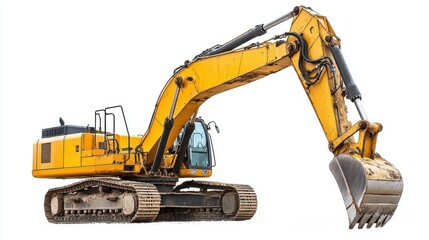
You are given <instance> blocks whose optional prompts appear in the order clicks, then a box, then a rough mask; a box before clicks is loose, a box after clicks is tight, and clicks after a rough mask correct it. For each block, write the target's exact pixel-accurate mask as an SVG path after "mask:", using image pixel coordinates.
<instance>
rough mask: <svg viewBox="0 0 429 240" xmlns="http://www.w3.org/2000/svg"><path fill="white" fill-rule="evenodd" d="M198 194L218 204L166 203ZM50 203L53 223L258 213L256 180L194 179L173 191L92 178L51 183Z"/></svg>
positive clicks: (224, 217)
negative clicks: (55, 185) (65, 183)
mask: <svg viewBox="0 0 429 240" xmlns="http://www.w3.org/2000/svg"><path fill="white" fill-rule="evenodd" d="M194 189H199V190H198V191H195V190H194ZM192 194H198V195H199V196H201V195H203V197H204V199H206V198H207V199H211V203H215V204H212V205H210V204H207V206H199V205H192V204H188V203H185V204H184V205H181V206H177V205H175V206H172V205H168V204H165V205H163V204H162V198H170V199H172V198H174V197H175V196H180V195H188V196H189V195H191V196H193V195H192ZM203 204H205V200H204V203H203ZM44 208H45V215H46V218H47V219H48V221H49V222H51V223H67V224H73V223H132V222H152V221H225V220H226V221H240V220H248V219H250V218H252V217H253V215H254V214H255V212H256V208H257V197H256V194H255V192H254V191H253V189H252V188H251V187H250V186H248V185H240V184H225V183H217V182H206V181H188V182H184V183H182V184H180V185H178V186H176V187H175V188H174V189H172V190H171V191H166V192H159V191H158V189H157V187H156V185H155V184H152V183H146V182H137V181H128V180H120V179H113V178H91V179H87V180H83V181H81V182H77V183H74V184H71V185H68V186H64V187H59V188H54V189H50V190H49V191H48V192H47V193H46V195H45V204H44Z"/></svg>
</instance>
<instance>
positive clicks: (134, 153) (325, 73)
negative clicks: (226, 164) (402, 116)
mask: <svg viewBox="0 0 429 240" xmlns="http://www.w3.org/2000/svg"><path fill="white" fill-rule="evenodd" d="M289 19H293V20H292V24H291V28H290V31H289V32H284V33H281V34H279V35H275V36H273V37H271V38H269V39H267V40H265V41H262V42H255V43H248V42H249V41H250V40H252V39H254V38H255V37H258V36H261V35H263V34H265V33H266V32H267V31H268V30H269V29H270V28H272V27H274V26H276V25H278V24H280V23H282V22H284V21H286V20H289ZM289 66H293V67H294V69H295V71H296V73H297V75H298V78H299V80H300V81H301V83H302V86H303V88H304V90H305V92H306V93H307V95H308V98H309V100H310V102H311V104H312V106H313V108H314V111H315V112H316V115H317V118H318V119H319V121H320V124H321V126H322V128H323V131H324V133H325V136H326V139H327V141H328V143H329V150H330V151H331V152H332V153H333V155H334V159H333V160H332V161H331V163H330V165H329V167H330V170H331V172H332V173H333V175H334V177H335V180H336V181H337V183H338V187H339V188H340V192H341V195H342V197H343V200H344V204H345V207H346V210H347V213H348V217H349V228H353V227H354V226H355V225H358V227H359V228H363V227H364V226H365V225H366V226H367V227H368V228H370V227H371V226H372V225H374V224H375V225H376V227H380V226H384V225H385V224H386V223H387V222H388V221H389V220H390V219H391V217H392V215H393V214H394V212H395V210H396V208H397V205H398V202H399V200H400V198H401V195H402V190H403V181H402V177H401V174H400V172H399V170H398V169H397V168H396V167H395V166H393V165H392V164H391V163H389V162H388V161H386V160H385V159H383V158H382V157H381V156H380V154H379V153H377V152H376V141H377V135H378V133H379V132H380V131H381V130H382V125H381V124H380V123H376V122H370V121H368V117H367V115H366V113H365V111H364V108H363V105H362V97H361V93H360V92H359V89H358V87H357V86H356V84H355V83H354V81H353V79H352V76H351V74H350V72H349V70H348V67H347V65H346V63H345V60H344V58H343V56H342V53H341V50H340V38H339V37H338V36H337V35H336V34H335V32H334V30H333V28H332V27H331V25H330V23H329V22H328V20H327V18H326V17H324V16H322V15H320V14H318V13H316V12H315V11H313V10H312V9H311V8H308V7H303V6H298V7H295V8H294V9H293V11H291V12H289V13H287V14H285V15H284V16H281V17H279V18H277V19H275V20H274V21H272V22H269V23H267V24H261V25H257V26H255V27H254V28H252V29H250V30H248V31H246V32H245V33H243V34H241V35H239V36H238V37H236V38H234V39H232V40H230V41H228V42H227V43H225V44H222V45H216V46H213V47H211V48H209V49H206V50H204V51H203V52H202V53H201V54H198V55H197V56H195V58H194V59H193V60H192V61H186V62H185V63H184V64H183V65H182V66H180V67H178V68H176V69H175V70H174V74H173V76H172V77H171V78H170V79H169V80H168V82H167V84H166V85H165V87H164V88H163V89H162V92H161V94H160V96H159V98H158V100H157V102H156V105H155V110H154V112H153V116H152V119H151V121H150V126H149V128H148V130H147V132H146V133H145V134H144V135H143V136H130V134H129V133H128V128H127V127H126V126H127V125H126V119H125V115H124V111H123V108H122V107H121V106H115V107H108V108H105V109H100V110H97V111H95V118H94V126H74V125H65V124H64V121H63V120H62V119H61V118H60V126H57V127H52V128H46V129H43V130H42V138H41V139H40V140H38V141H37V142H36V143H35V144H34V145H33V171H32V173H33V176H34V177H37V178H87V179H85V180H81V181H80V182H77V183H74V184H71V185H68V186H63V187H58V188H53V189H50V190H49V191H48V192H47V193H46V195H45V201H44V209H45V215H46V218H47V219H48V221H49V222H52V223H89V222H105V223H106V222H107V223H113V222H114V223H117V222H152V221H198V220H203V221H209V220H247V219H250V218H252V217H253V215H254V214H255V212H256V208H257V197H256V194H255V192H254V190H253V189H252V188H251V187H250V186H248V185H244V184H226V183H219V182H209V181H197V180H191V181H185V182H183V183H181V184H177V182H178V179H179V178H201V177H209V176H210V175H211V174H212V167H213V165H214V162H215V160H214V151H213V145H212V141H211V137H210V134H209V133H208V131H209V130H210V128H212V127H213V126H214V127H215V128H216V130H218V128H217V126H216V123H213V124H212V123H208V124H207V123H206V122H205V121H204V120H203V119H201V118H199V117H197V112H198V109H199V108H200V106H201V105H202V104H203V103H204V102H205V101H206V100H207V99H209V98H210V97H212V96H214V95H216V94H219V93H222V92H224V91H227V90H229V89H233V88H236V87H240V86H243V85H246V84H248V83H251V82H253V81H256V80H259V79H262V78H263V77H265V76H267V75H270V74H273V73H276V72H278V71H280V70H283V69H285V68H287V67H289ZM345 98H347V99H349V100H350V101H351V102H353V103H354V105H355V106H356V108H357V111H358V113H359V116H360V119H361V120H359V121H357V122H356V123H354V124H352V123H351V122H349V121H348V120H347V109H346V104H345ZM118 122H121V123H122V124H123V125H125V127H124V129H126V131H127V134H122V135H120V134H118V133H116V129H117V127H116V125H117V123H118ZM355 137H357V139H355Z"/></svg>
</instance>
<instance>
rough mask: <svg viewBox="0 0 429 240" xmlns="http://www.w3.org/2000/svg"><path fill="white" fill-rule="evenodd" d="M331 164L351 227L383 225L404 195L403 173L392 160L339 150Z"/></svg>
mask: <svg viewBox="0 0 429 240" xmlns="http://www.w3.org/2000/svg"><path fill="white" fill-rule="evenodd" d="M329 168H330V170H331V172H332V174H333V175H334V177H335V180H336V181H337V184H338V187H339V189H340V192H341V195H342V196H343V200H344V205H345V207H346V210H347V214H348V217H349V228H350V229H352V228H354V226H355V225H356V224H358V228H363V227H364V226H365V224H367V228H370V227H371V226H372V225H374V223H375V225H376V227H383V226H384V225H385V224H386V223H387V222H388V221H389V220H390V219H391V218H392V215H393V214H394V213H395V210H396V207H397V206H398V203H399V200H400V199H401V195H402V190H403V182H402V177H401V173H400V172H399V170H398V169H397V168H396V167H395V166H393V165H392V164H391V163H389V162H388V161H386V160H384V159H383V158H381V157H380V156H379V155H376V157H375V158H374V159H369V158H357V157H354V156H351V155H347V154H339V155H337V156H336V157H334V159H333V160H332V161H331V163H330V164H329Z"/></svg>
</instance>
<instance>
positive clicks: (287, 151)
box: [0, 0, 429, 239]
mask: <svg viewBox="0 0 429 240" xmlns="http://www.w3.org/2000/svg"><path fill="white" fill-rule="evenodd" d="M300 4H302V5H308V6H311V7H312V8H313V9H315V10H316V11H318V12H319V13H321V14H323V15H326V16H328V18H329V20H330V22H331V24H332V26H333V28H334V29H335V31H336V33H337V35H338V36H340V37H341V39H342V49H343V54H344V55H345V58H346V60H347V62H348V65H349V67H350V69H351V71H352V74H353V76H354V79H355V81H356V82H357V83H358V85H359V87H360V90H361V92H362V94H363V103H364V105H365V107H366V111H367V113H368V115H369V118H370V120H372V121H377V122H381V123H382V124H383V126H384V130H383V132H382V133H380V135H379V139H378V140H379V141H378V148H377V150H378V152H379V153H381V154H382V156H384V157H385V158H386V159H388V160H389V161H391V162H393V163H394V164H395V165H396V166H397V167H398V168H399V169H400V170H401V171H402V174H403V177H404V183H405V189H404V193H403V197H402V199H401V202H400V206H399V207H398V209H397V211H396V214H395V215H394V217H393V218H392V220H391V221H390V222H389V224H387V225H386V226H385V227H384V228H382V229H370V230H367V229H365V230H357V229H355V230H348V219H347V214H346V211H345V209H344V205H343V201H342V198H341V196H340V193H339V191H338V189H337V185H336V182H335V180H334V178H333V177H332V176H331V173H330V171H329V169H328V163H329V161H330V160H331V159H332V155H331V153H330V152H329V151H328V148H327V142H326V140H325V137H324V135H323V131H322V130H321V128H320V126H319V123H318V121H317V118H316V116H315V114H314V113H313V110H312V108H311V105H310V104H309V102H308V100H307V98H306V95H305V93H304V91H303V90H302V87H301V86H300V84H299V81H298V78H297V76H296V74H295V72H294V70H293V69H292V68H288V69H285V70H284V71H281V72H279V73H277V74H274V75H272V76H269V77H266V78H264V79H262V80H261V81H257V82H255V83H252V84H250V85H247V86H244V87H241V88H239V89H235V90H232V91H229V92H226V93H224V94H221V95H218V96H215V97H213V98H212V99H210V100H209V101H207V102H206V104H204V105H203V106H202V108H201V109H200V115H201V116H203V117H204V118H205V119H206V120H207V121H209V120H216V121H217V123H218V125H219V127H220V129H221V134H215V133H213V138H214V143H215V149H216V152H217V153H216V156H217V161H218V164H217V167H216V168H215V169H214V174H213V176H212V178H211V180H214V181H224V182H232V183H247V184H250V185H251V186H253V187H254V189H255V190H256V192H257V194H258V203H259V206H258V212H257V213H256V215H255V216H254V218H253V219H252V220H250V221H245V222H191V223H151V224H110V225H109V224H86V225H53V224H49V223H48V222H47V221H46V220H45V216H44V212H43V197H44V194H45V192H46V191H47V190H48V189H49V188H51V187H56V186H61V185H64V184H67V183H69V182H73V180H50V179H35V178H33V177H32V175H31V164H32V162H31V161H32V144H33V142H34V141H36V140H37V139H38V138H40V136H41V129H42V128H46V127H52V126H57V125H58V118H59V117H60V116H61V117H62V118H63V119H64V120H65V121H66V123H67V124H74V125H87V124H90V125H93V111H94V110H95V109H100V108H104V107H107V106H111V105H117V104H121V105H123V106H124V108H125V112H126V114H127V119H128V123H129V127H130V129H131V133H133V134H142V133H144V132H145V130H146V127H147V126H148V124H149V120H150V117H151V114H152V111H153V106H154V104H155V101H156V99H157V97H158V94H159V92H160V90H161V89H162V87H163V86H164V84H165V83H166V81H167V80H168V78H169V77H170V76H171V74H172V71H173V69H174V68H175V67H177V66H179V65H180V64H182V63H183V62H184V61H185V60H187V59H192V58H193V57H194V56H195V55H196V54H198V53H200V52H201V51H202V50H204V49H206V48H208V47H211V46H213V45H215V44H217V43H224V42H226V41H227V40H229V39H231V38H233V37H235V36H237V35H238V34H240V33H242V32H244V31H245V30H248V29H250V28H252V27H253V26H255V25H256V24H261V23H267V22H269V21H271V20H273V19H275V18H277V17H279V16H281V15H283V14H285V13H286V12H289V11H291V10H292V9H293V7H294V6H296V5H300ZM421 4H422V2H420V1H413V0H409V1H385V2H384V1H362V0H361V1H302V2H301V1H300V2H298V1H271V0H266V1H242V2H239V1H231V0H230V1H185V0H182V1H150V2H149V1H106V0H105V1H89V0H85V1H83V0H82V1H80V0H76V1H59V0H52V1H47V0H39V1H23V0H15V1H2V2H1V5H0V11H1V12H0V16H1V28H0V29H1V32H0V40H1V42H0V44H1V45H0V47H1V49H0V57H1V59H0V61H1V62H0V64H1V65H0V66H1V69H0V74H1V75H0V84H1V85H0V104H1V105H0V106H1V114H0V121H1V125H0V126H1V129H0V139H1V142H0V163H1V167H0V171H1V175H0V177H1V182H0V184H1V185H0V190H1V193H0V219H1V222H0V234H1V235H0V236H1V237H0V238H1V239H22V237H31V238H34V239H41V238H42V237H43V239H86V238H89V237H94V238H97V239H114V238H115V239H117V238H120V239H131V238H139V239H167V238H169V239H190V238H204V239H222V238H225V239H226V238H228V239H230V238H233V237H235V238H240V239H249V238H251V237H252V239H256V238H264V237H268V236H270V237H275V238H289V239H296V238H298V239H301V238H305V239H308V238H310V237H312V238H314V237H317V238H321V239H325V238H329V239H380V238H385V237H386V239H402V238H405V237H410V236H415V237H413V238H420V239H422V238H426V237H427V231H426V230H425V227H426V225H427V216H428V215H429V210H428V207H427V206H428V204H429V201H428V198H427V197H428V182H429V181H428V174H427V171H428V167H429V164H428V159H427V153H426V150H425V149H427V143H426V142H427V141H426V140H427V134H428V129H427V127H426V125H427V123H428V117H427V112H428V111H427V103H428V100H427V96H428V89H427V88H428V85H429V84H428V82H427V81H428V77H427V76H428V74H427V63H426V59H425V58H426V57H427V56H428V48H427V43H426V41H427V33H428V28H427V22H428V20H427V18H426V17H425V16H426V15H427V11H426V10H424V9H425V8H424V7H423V6H422V5H421ZM289 24H290V23H286V24H283V25H281V27H278V28H275V29H273V30H270V31H269V32H268V34H266V35H265V37H264V38H268V37H271V36H273V35H275V34H279V33H282V32H284V31H286V30H288V29H289ZM349 109H350V112H351V116H352V117H353V119H351V120H353V121H356V120H357V119H356V117H355V116H356V114H355V113H354V108H352V105H350V108H349ZM253 237H254V238H253Z"/></svg>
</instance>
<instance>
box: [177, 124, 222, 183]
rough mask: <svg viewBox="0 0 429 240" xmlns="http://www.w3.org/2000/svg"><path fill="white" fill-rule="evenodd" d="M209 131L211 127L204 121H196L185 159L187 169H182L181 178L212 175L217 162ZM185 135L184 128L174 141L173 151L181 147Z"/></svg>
mask: <svg viewBox="0 0 429 240" xmlns="http://www.w3.org/2000/svg"><path fill="white" fill-rule="evenodd" d="M209 129H210V127H209V126H208V125H207V124H206V123H205V122H204V120H203V119H201V118H197V119H195V129H194V131H193V132H192V135H191V137H190V139H189V145H188V147H187V149H186V152H185V157H184V159H183V164H184V166H185V167H186V168H181V169H180V172H179V176H180V177H207V176H210V175H211V169H212V167H213V166H214V162H215V160H214V154H213V152H214V151H213V145H212V141H211V136H210V133H209V132H208V130H209ZM216 129H217V128H216ZM184 133H185V129H184V128H183V129H182V130H181V131H180V134H179V136H178V137H177V138H176V140H175V141H174V144H173V147H172V149H178V147H180V146H179V145H180V143H181V141H182V139H183V135H184Z"/></svg>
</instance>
